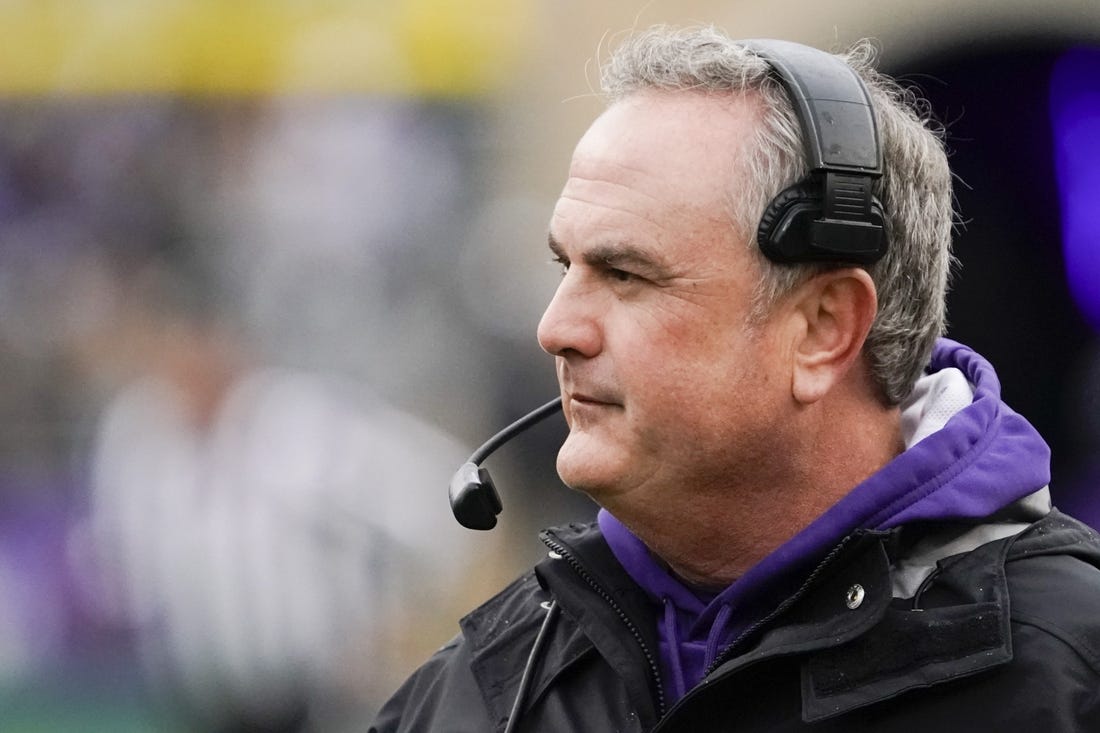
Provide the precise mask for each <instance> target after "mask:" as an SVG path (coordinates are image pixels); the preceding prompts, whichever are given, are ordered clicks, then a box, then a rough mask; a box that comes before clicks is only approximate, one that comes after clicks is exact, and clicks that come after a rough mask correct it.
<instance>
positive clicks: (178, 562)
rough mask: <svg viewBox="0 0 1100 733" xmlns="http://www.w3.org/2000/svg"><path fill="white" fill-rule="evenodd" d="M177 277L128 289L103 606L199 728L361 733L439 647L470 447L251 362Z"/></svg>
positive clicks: (108, 451)
mask: <svg viewBox="0 0 1100 733" xmlns="http://www.w3.org/2000/svg"><path fill="white" fill-rule="evenodd" d="M186 270H187V268H186V267H182V268H181V267H178V266H175V267H164V266H153V267H149V268H146V270H145V271H144V273H143V274H142V276H141V278H139V279H140V280H141V281H143V282H144V286H143V287H141V288H139V290H140V291H141V293H142V295H141V297H140V298H138V299H137V300H138V302H139V303H140V305H139V307H141V308H142V309H143V311H144V312H143V314H142V315H141V317H140V318H138V320H139V321H141V322H142V323H143V324H144V326H143V328H142V333H140V334H134V335H133V338H134V339H135V342H136V343H137V344H139V346H138V348H136V349H135V350H134V351H133V355H141V359H142V360H143V361H142V362H141V363H140V365H139V366H140V371H141V375H140V377H139V378H137V379H136V380H135V381H134V382H133V383H132V384H131V385H130V386H128V387H126V388H125V389H124V390H122V391H121V392H120V393H119V394H118V396H117V397H116V398H115V399H114V400H113V401H112V402H111V404H110V405H109V406H108V408H107V409H106V410H105V412H104V415H103V417H102V421H101V425H100V429H99V431H98V433H97V436H96V441H95V451H94V473H93V484H92V497H91V504H90V515H89V518H88V524H87V526H86V529H87V531H86V532H85V533H84V541H83V543H82V550H84V551H85V553H86V555H87V557H89V558H92V559H93V565H94V568H93V569H94V571H95V573H96V576H97V577H98V578H99V579H100V580H99V583H98V585H97V586H96V587H95V595H96V597H97V599H98V605H99V606H100V607H101V608H103V609H104V610H105V611H106V612H108V613H110V614H112V616H113V618H114V619H115V621H116V622H117V623H118V624H119V625H121V626H123V627H126V628H129V629H130V630H131V631H132V633H133V636H134V639H135V641H136V644H137V651H138V653H139V656H140V659H141V661H142V664H143V668H144V669H145V670H146V672H147V673H148V675H149V679H150V682H151V684H152V685H153V687H154V688H155V689H156V691H157V692H158V693H159V694H160V695H162V696H163V697H164V698H165V699H166V700H168V701H169V702H170V703H171V704H172V706H173V707H174V708H175V709H176V710H178V711H180V712H181V713H182V715H183V716H184V719H185V720H191V721H194V723H195V724H196V725H199V726H200V729H201V730H217V731H234V730H265V731H306V730H311V731H312V730H321V731H339V730H352V729H355V726H356V724H357V723H358V726H359V728H360V729H361V727H362V726H363V725H365V720H366V719H367V718H368V717H369V715H370V714H371V711H372V709H373V707H374V705H376V704H377V702H378V701H379V698H380V696H382V695H383V694H384V692H385V691H387V690H390V689H392V687H393V686H394V685H396V684H397V682H398V681H399V679H397V678H395V675H400V674H401V672H400V671H399V670H401V669H403V668H405V665H406V662H405V661H404V660H405V659H407V655H408V654H409V653H410V651H411V650H413V649H420V650H421V653H423V652H425V651H426V650H427V649H431V648H433V647H434V644H436V643H438V642H439V641H441V640H442V639H444V638H446V634H447V632H446V631H445V630H444V629H443V628H442V627H441V623H442V621H443V620H444V619H445V618H447V616H446V615H443V614H442V613H441V612H443V611H444V610H445V609H452V610H453V609H454V608H456V604H458V603H461V602H463V600H464V599H465V596H464V595H462V594H461V593H459V592H457V591H456V586H457V584H455V583H452V582H450V580H451V579H456V578H464V579H465V580H466V581H467V582H470V583H471V584H474V583H473V581H472V578H473V577H475V576H476V573H475V572H474V569H473V568H472V567H471V562H470V558H471V556H472V553H470V552H464V551H463V547H464V546H466V545H467V544H468V542H469V535H464V534H462V533H461V530H460V528H457V527H455V526H454V523H453V521H452V520H451V518H450V516H449V514H447V512H446V507H445V506H444V505H443V504H442V503H441V502H438V501H437V500H436V497H437V496H438V493H437V486H438V484H439V482H440V477H441V476H442V477H445V476H446V475H447V474H448V473H449V472H450V470H451V468H452V467H453V466H454V465H456V463H457V462H459V461H460V460H461V459H462V457H463V452H464V451H463V450H462V449H461V448H460V447H459V446H458V445H457V443H456V442H455V441H454V440H453V439H451V438H450V437H448V436H447V435H445V434H443V433H442V432H440V431H439V430H438V429H435V428H432V427H430V426H428V425H427V424H425V423H423V422H422V421H420V420H417V419H415V418H413V417H412V416H410V415H408V414H406V413H403V412H402V411H400V410H398V409H395V408H393V407H391V406H389V405H388V404H386V402H385V401H383V400H382V399H381V398H379V397H377V396H374V395H370V394H369V393H368V392H366V391H365V390H363V389H360V388H357V387H355V386H354V385H353V384H352V383H350V382H346V381H345V382H340V381H338V380H335V379H331V378H328V379H327V378H324V377H322V376H318V375H315V374H311V373H308V372H303V371H293V370H285V369H275V368H265V367H263V366H262V365H260V364H257V363H256V360H255V357H254V356H253V354H251V353H250V351H249V348H248V346H247V339H246V338H244V337H243V336H242V333H241V330H240V329H239V328H237V327H235V326H234V324H233V323H232V319H231V318H229V317H227V316H226V313H225V312H223V311H222V310H221V309H219V308H218V306H217V303H218V300H219V299H218V298H217V296H216V295H212V294H211V293H210V292H209V291H208V288H207V287H204V285H203V283H204V282H208V280H207V279H204V278H195V277H188V276H187V275H186V274H185V272H186ZM426 502H427V503H426ZM441 557H443V558H447V560H446V561H445V565H444V566H441V565H440V560H439V558H441ZM475 585H476V584H475ZM475 592H476V591H475ZM406 671H407V669H406Z"/></svg>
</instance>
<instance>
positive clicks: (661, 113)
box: [551, 92, 757, 239]
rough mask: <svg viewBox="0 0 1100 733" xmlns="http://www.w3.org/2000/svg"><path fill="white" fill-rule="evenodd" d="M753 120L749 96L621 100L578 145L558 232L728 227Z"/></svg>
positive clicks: (654, 95) (656, 95) (555, 225)
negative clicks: (586, 227) (570, 229)
mask: <svg viewBox="0 0 1100 733" xmlns="http://www.w3.org/2000/svg"><path fill="white" fill-rule="evenodd" d="M756 116H757V103H756V101H755V99H753V98H751V97H745V96H732V95H723V96H718V95H713V94H705V93H700V92H643V93H638V94H635V95H632V96H629V97H626V98H625V99H623V100H620V101H618V102H616V103H615V104H613V105H612V106H611V107H609V108H608V109H607V110H606V111H605V112H604V114H603V115H601V116H600V117H599V118H598V119H597V120H596V121H595V122H594V123H593V124H592V126H591V127H590V128H589V129H588V131H587V132H586V133H585V134H584V136H583V137H582V138H581V140H580V142H579V143H578V145H577V148H576V150H575V152H574V155H573V160H572V163H571V165H570V169H569V179H568V181H567V182H566V185H565V188H564V189H563V191H562V197H561V200H560V201H559V203H558V207H557V209H556V210H555V215H554V220H553V221H552V223H551V230H552V232H554V234H555V236H557V237H558V238H559V239H560V238H562V237H567V236H568V232H566V231H559V230H560V229H562V228H568V227H573V226H577V225H579V224H585V223H587V224H590V225H592V226H593V227H595V228H596V229H600V228H606V229H611V230H616V229H621V228H623V227H626V228H636V229H641V230H647V229H648V230H650V233H651V234H654V235H658V234H660V233H661V232H664V233H666V234H667V233H668V232H670V231H672V230H675V232H676V233H677V234H678V235H679V236H682V235H683V234H684V233H685V231H684V230H685V228H686V229H689V230H694V229H699V228H711V227H715V226H721V227H723V228H724V229H725V230H727V231H728V229H729V227H730V223H731V219H730V212H731V207H732V205H733V201H735V200H736V198H737V195H738V190H737V189H738V186H739V185H740V184H739V181H741V180H744V178H745V177H744V176H743V175H742V174H741V171H743V170H744V160H745V156H746V153H747V147H748V143H749V141H750V140H751V136H752V133H753V129H754V126H755V124H756ZM688 233H690V232H688ZM586 234H587V235H589V236H590V235H591V234H592V232H586Z"/></svg>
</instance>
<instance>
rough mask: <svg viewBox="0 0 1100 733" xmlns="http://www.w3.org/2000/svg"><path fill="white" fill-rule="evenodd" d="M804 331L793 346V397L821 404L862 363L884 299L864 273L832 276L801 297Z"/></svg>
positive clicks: (810, 285)
mask: <svg viewBox="0 0 1100 733" xmlns="http://www.w3.org/2000/svg"><path fill="white" fill-rule="evenodd" d="M794 295H795V302H794V306H795V312H796V314H797V316H798V318H799V319H800V325H801V328H799V330H798V331H797V335H796V337H795V343H793V344H792V346H793V349H792V354H793V362H792V367H793V371H792V382H791V390H792V394H793V396H794V398H795V400H797V401H798V402H799V403H801V404H811V403H813V402H816V401H818V400H820V399H821V398H822V397H824V396H825V395H826V394H828V393H829V391H830V390H832V389H833V388H834V387H835V386H836V385H837V384H839V383H840V382H842V381H843V380H844V379H845V378H847V377H848V376H849V375H850V374H851V373H852V370H853V367H856V366H857V365H858V362H859V357H860V353H861V352H862V351H863V344H864V342H865V341H866V340H867V333H868V332H869V331H870V330H871V323H872V322H873V321H874V320H875V314H876V313H877V312H878V295H877V293H876V291H875V283H874V281H873V280H871V276H870V275H869V274H868V273H867V271H866V270H864V269H862V268H857V267H852V268H845V269H842V270H830V271H827V272H824V273H821V274H820V275H817V276H815V277H813V278H811V279H810V280H808V281H807V282H806V283H804V284H803V285H802V286H801V287H800V288H798V289H797V290H796V291H795V293H794Z"/></svg>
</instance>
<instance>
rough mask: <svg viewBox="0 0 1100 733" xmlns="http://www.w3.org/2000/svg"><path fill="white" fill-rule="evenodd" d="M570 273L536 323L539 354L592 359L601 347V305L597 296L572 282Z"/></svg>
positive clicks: (571, 273) (563, 279) (570, 272)
mask: <svg viewBox="0 0 1100 733" xmlns="http://www.w3.org/2000/svg"><path fill="white" fill-rule="evenodd" d="M573 273H574V270H570V271H569V272H567V273H566V274H565V277H564V278H562V281H561V283H560V284H559V285H558V290H557V292H555V293H554V297H553V298H552V299H551V300H550V304H549V305H548V306H546V311H545V312H544V313H543V314H542V320H541V321H539V328H538V339H539V346H541V347H542V350H543V351H545V352H546V353H548V354H551V355H553V356H568V355H569V354H571V353H572V354H579V355H580V356H584V357H593V356H595V355H596V354H598V353H600V349H601V346H602V337H601V328H602V324H601V318H602V316H603V310H604V308H603V304H601V303H600V298H598V297H597V294H596V293H594V292H591V290H590V289H588V288H585V287H584V286H583V285H582V284H581V283H580V281H579V280H574V279H573V277H572V276H573Z"/></svg>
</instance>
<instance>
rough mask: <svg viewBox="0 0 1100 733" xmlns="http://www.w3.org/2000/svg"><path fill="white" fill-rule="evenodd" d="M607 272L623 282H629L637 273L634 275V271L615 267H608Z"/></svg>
mask: <svg viewBox="0 0 1100 733" xmlns="http://www.w3.org/2000/svg"><path fill="white" fill-rule="evenodd" d="M607 274H608V275H610V276H611V277H612V278H614V279H616V280H618V281H619V282H621V283H628V282H630V281H631V280H634V279H635V278H636V275H634V273H632V272H627V271H626V270H620V269H618V268H615V267H612V268H610V269H608V271H607Z"/></svg>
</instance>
